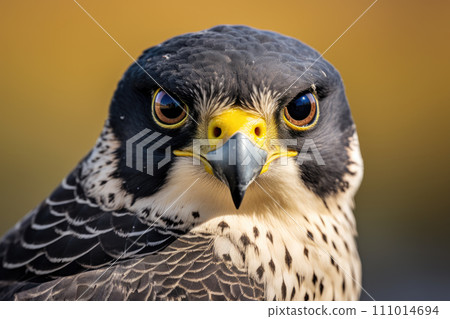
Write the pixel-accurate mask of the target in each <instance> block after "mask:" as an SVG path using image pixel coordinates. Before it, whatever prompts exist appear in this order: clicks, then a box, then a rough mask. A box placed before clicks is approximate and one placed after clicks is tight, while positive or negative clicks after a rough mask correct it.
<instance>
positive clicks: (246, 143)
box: [109, 26, 362, 214]
mask: <svg viewBox="0 0 450 319" xmlns="http://www.w3.org/2000/svg"><path fill="white" fill-rule="evenodd" d="M109 125H110V127H111V129H112V132H113V134H114V136H115V139H116V141H117V149H116V150H115V155H116V163H117V167H116V169H115V171H114V177H116V178H118V179H119V180H120V181H122V184H121V185H120V187H121V189H122V191H123V194H126V195H130V194H131V195H132V201H133V203H134V202H135V201H139V199H146V198H147V199H148V198H152V207H155V205H156V206H158V205H159V207H161V210H162V209H163V208H167V207H169V205H170V204H171V203H173V202H174V201H175V199H176V198H177V196H179V195H181V194H182V193H183V192H184V191H186V190H187V189H188V188H189V191H188V193H186V195H185V198H183V200H181V201H179V202H177V203H175V204H174V207H178V208H179V209H186V210H190V211H192V212H193V211H196V212H198V211H200V213H202V211H207V212H211V211H216V214H217V213H220V212H222V213H224V212H226V213H229V212H230V211H236V212H247V211H251V212H253V213H254V212H256V211H257V210H258V209H259V207H261V206H265V205H272V204H269V202H273V201H275V202H277V203H279V204H281V205H287V206H289V205H293V204H295V203H297V204H298V203H300V204H299V205H300V206H301V205H303V206H305V205H306V206H309V207H313V206H314V205H324V204H325V206H327V205H328V203H329V202H330V201H333V202H338V199H339V198H346V199H345V200H351V198H352V197H353V195H354V192H355V191H356V189H357V187H358V186H359V182H360V179H361V173H362V163H361V158H360V155H359V146H358V142H357V137H356V132H355V126H354V123H353V120H352V117H351V114H350V109H349V106H348V102H347V99H346V96H345V93H344V87H343V84H342V80H341V78H340V75H339V73H338V72H337V71H336V69H335V68H334V67H333V66H332V65H331V64H329V63H328V62H327V61H325V60H324V59H323V58H322V57H320V55H319V53H317V52H316V51H315V50H313V49H311V48H310V47H308V46H306V45H305V44H303V43H301V42H300V41H298V40H296V39H293V38H290V37H286V36H283V35H280V34H277V33H273V32H268V31H260V30H256V29H253V28H249V27H245V26H217V27H214V28H212V29H209V30H206V31H201V32H197V33H189V34H185V35H181V36H177V37H175V38H172V39H170V40H168V41H166V42H164V43H162V44H160V45H157V46H154V47H152V48H150V49H148V50H146V51H145V52H144V53H143V54H142V56H141V57H140V58H139V59H138V60H137V63H135V64H133V65H132V66H131V67H130V68H129V69H128V71H127V72H126V73H125V75H124V76H123V78H122V80H121V81H120V83H119V85H118V88H117V91H116V92H115V95H114V98H113V100H112V104H111V108H110V115H109ZM144 133H145V134H144ZM130 152H131V153H130ZM136 163H140V164H136ZM136 165H137V166H138V167H136ZM149 172H150V173H149ZM193 184H195V185H193ZM191 187H192V188H191ZM230 193H231V196H230Z"/></svg>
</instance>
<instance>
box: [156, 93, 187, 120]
mask: <svg viewBox="0 0 450 319" xmlns="http://www.w3.org/2000/svg"><path fill="white" fill-rule="evenodd" d="M188 113H189V108H188V107H187V106H186V105H184V104H182V103H180V102H178V101H176V100H175V99H173V98H172V97H171V96H170V95H169V94H167V93H166V92H165V91H163V90H162V89H157V90H156V91H155V93H154V94H153V99H152V116H153V120H154V121H155V122H156V123H157V124H158V125H159V126H161V127H163V128H167V129H175V128H178V127H180V126H181V125H183V124H184V123H185V122H186V120H187V117H188Z"/></svg>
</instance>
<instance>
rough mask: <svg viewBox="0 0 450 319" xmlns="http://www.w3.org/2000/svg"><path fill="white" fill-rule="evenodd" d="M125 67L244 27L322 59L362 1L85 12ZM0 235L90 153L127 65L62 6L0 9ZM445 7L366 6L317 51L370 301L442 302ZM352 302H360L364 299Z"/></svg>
mask: <svg viewBox="0 0 450 319" xmlns="http://www.w3.org/2000/svg"><path fill="white" fill-rule="evenodd" d="M79 3H80V4H81V5H82V6H83V7H85V9H86V10H87V11H88V12H89V13H90V14H92V16H93V17H94V18H95V19H97V20H98V22H99V23H100V24H101V25H102V26H103V27H104V28H105V29H106V30H107V31H108V32H109V33H110V34H111V35H112V36H113V37H114V38H115V39H116V40H117V41H118V42H119V43H120V44H121V45H122V46H123V47H124V48H125V49H126V50H127V51H128V52H129V53H130V54H131V55H132V56H133V57H135V58H137V57H138V56H139V55H140V53H141V52H142V51H143V50H144V49H146V48H148V47H150V46H153V45H156V44H158V43H160V42H161V41H163V40H166V39H167V38H170V37H172V36H175V35H178V34H181V33H186V32H192V31H198V30H202V29H205V28H209V27H211V26H214V25H217V24H246V25H250V26H253V27H257V28H261V29H269V30H273V31H277V32H280V33H283V34H286V35H289V36H292V37H295V38H297V39H300V40H301V41H303V42H305V43H307V44H309V45H311V46H312V47H314V48H315V49H317V50H318V51H320V52H323V51H324V50H325V49H327V48H328V46H329V45H331V44H332V43H333V42H334V41H335V40H336V39H337V38H338V37H339V36H340V35H341V34H342V32H344V30H345V29H346V28H347V27H348V26H350V24H351V23H352V22H353V21H354V20H355V19H356V18H357V17H358V16H359V15H360V14H361V13H362V12H363V11H364V10H365V9H366V8H367V7H368V6H369V5H370V4H371V3H372V1H370V0H369V1H367V0H364V1H361V0H359V1H356V0H352V1H350V0H341V1H332V0H329V1H324V0H319V1H304V0H295V1H279V2H277V3H275V2H274V1H242V0H240V1H235V0H228V1H218V2H214V1H196V0H193V1H136V0H133V1H126V2H125V1H111V0H109V1H100V0H96V1H87V0H80V1H79ZM0 12H1V13H0V15H1V19H0V30H1V31H0V43H1V50H0V70H1V75H0V105H1V116H0V133H1V134H0V145H1V146H0V149H1V156H0V176H1V182H0V201H1V204H2V209H1V212H0V233H4V232H5V231H6V230H7V229H9V228H10V227H11V226H13V224H14V223H15V222H16V221H18V220H19V219H20V218H21V217H22V216H23V215H24V214H25V213H26V212H27V211H29V210H30V209H32V208H33V207H34V206H36V205H37V204H38V203H39V202H40V201H41V200H43V199H44V198H45V197H46V196H47V195H48V194H49V193H50V192H51V191H52V189H53V188H54V187H55V186H56V185H57V184H58V183H59V182H60V180H61V179H62V178H63V177H64V176H65V175H66V174H67V173H68V172H69V171H70V170H71V169H72V168H73V167H74V166H75V165H76V164H77V162H78V160H79V159H81V157H82V156H84V155H85V154H86V153H87V152H88V151H89V149H90V148H91V147H92V146H93V144H94V141H95V139H96V137H97V135H98V133H99V132H100V130H101V128H102V125H103V121H104V120H105V118H106V116H107V111H108V106H109V101H110V98H111V96H112V93H113V91H114V90H115V87H116V84H117V82H118V81H119V79H120V77H121V75H122V73H123V72H124V71H125V70H126V68H127V67H128V66H129V65H130V64H131V62H132V61H131V60H130V58H129V57H128V56H127V55H126V54H125V53H124V52H123V51H122V50H121V49H120V48H119V47H118V46H117V45H116V44H115V43H114V42H113V41H112V40H111V39H110V38H109V37H108V35H106V34H105V33H104V32H103V31H102V30H101V29H100V28H99V27H98V26H97V25H96V24H95V23H94V22H93V21H92V20H90V18H89V17H88V16H87V15H86V14H85V13H84V12H83V11H82V10H81V9H80V8H79V7H78V6H77V4H76V3H75V2H73V1H71V0H64V1H63V0H54V1H50V0H41V1H32V0H22V1H1V2H0ZM449 39H450V2H445V1H411V0H409V1H408V0H402V1H400V0H398V1H383V0H380V1H378V3H376V4H375V5H374V6H373V8H371V9H370V10H369V11H368V12H367V14H366V15H364V16H363V17H362V18H361V19H360V20H359V21H358V22H357V23H356V24H355V25H354V26H353V27H352V28H351V29H350V30H349V31H348V32H347V33H346V34H345V35H344V36H342V38H341V39H340V40H339V41H338V42H337V43H336V44H335V45H334V46H333V47H332V48H331V49H330V50H329V51H328V52H327V53H326V54H325V58H326V59H327V60H329V61H330V62H331V63H332V64H333V65H334V66H336V67H337V68H338V70H339V71H340V72H341V75H342V77H343V79H344V83H345V84H346V89H347V96H348V98H349V101H350V105H351V107H352V112H353V116H354V119H355V121H356V124H357V127H358V131H359V136H360V142H361V148H362V153H363V157H364V160H365V179H364V181H363V184H362V187H361V191H360V193H359V194H358V196H357V209H356V217H357V221H358V225H359V233H360V237H359V245H360V252H361V256H362V258H363V263H364V284H363V286H364V288H365V289H366V290H367V291H368V292H369V293H370V294H371V295H372V296H373V297H374V298H375V299H447V300H448V299H450V288H448V287H450V256H449V253H448V245H449V242H450V234H449V226H450V216H449V213H450V211H449V208H450V199H449V197H450V196H449V182H450V173H449V168H448V164H449V159H450V158H449V157H450V149H449V137H450V136H449V135H450V134H449V126H448V123H449V119H448V116H449V115H450V103H449V101H450V89H449V75H450V43H449ZM368 298H369V297H368V296H367V295H366V294H363V295H362V299H368Z"/></svg>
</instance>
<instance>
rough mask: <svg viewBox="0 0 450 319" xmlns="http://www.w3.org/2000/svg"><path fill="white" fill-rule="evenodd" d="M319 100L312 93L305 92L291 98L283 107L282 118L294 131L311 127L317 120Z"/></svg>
mask: <svg viewBox="0 0 450 319" xmlns="http://www.w3.org/2000/svg"><path fill="white" fill-rule="evenodd" d="M319 113H320V112H319V100H318V99H317V97H316V95H315V94H313V93H306V94H304V95H302V96H300V97H299V98H296V99H294V100H292V101H291V102H290V103H289V104H288V105H287V106H285V107H284V109H283V120H284V122H285V123H286V125H287V126H289V127H290V128H291V129H293V130H296V131H306V130H309V129H311V128H313V127H314V126H315V125H316V124H317V121H318V120H319Z"/></svg>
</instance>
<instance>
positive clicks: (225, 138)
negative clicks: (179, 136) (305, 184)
mask: <svg viewBox="0 0 450 319" xmlns="http://www.w3.org/2000/svg"><path fill="white" fill-rule="evenodd" d="M267 132H268V129H267V123H266V121H265V120H264V119H263V118H261V117H260V116H258V115H256V114H254V113H250V112H247V111H244V110H242V109H239V108H231V109H229V110H227V111H225V112H223V113H222V114H219V115H217V116H215V117H214V118H212V119H211V120H210V122H209V123H208V143H207V145H203V146H205V147H204V149H203V150H202V149H201V148H198V149H197V151H193V152H190V151H184V150H175V151H174V152H173V153H174V155H176V156H189V157H194V158H197V159H199V160H200V161H201V162H202V163H203V164H204V166H205V170H206V171H207V172H208V173H210V174H212V175H214V176H216V177H217V178H218V179H219V180H220V181H222V182H223V183H224V184H225V185H227V186H228V188H229V189H230V192H231V197H232V199H233V203H234V206H235V207H236V209H239V207H240V205H241V203H242V201H243V199H244V195H245V192H246V191H247V188H248V187H249V185H250V184H251V183H252V182H253V181H254V180H255V179H256V178H257V177H258V176H259V175H260V174H263V173H264V172H266V171H267V170H268V167H269V164H270V163H271V162H272V161H273V160H275V159H277V158H278V157H281V156H296V155H297V152H296V151H284V152H282V151H280V150H279V147H273V146H271V145H270V143H269V142H270V140H271V139H274V138H275V137H270V136H268V133H267ZM194 142H195V141H194ZM194 148H195V146H194Z"/></svg>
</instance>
